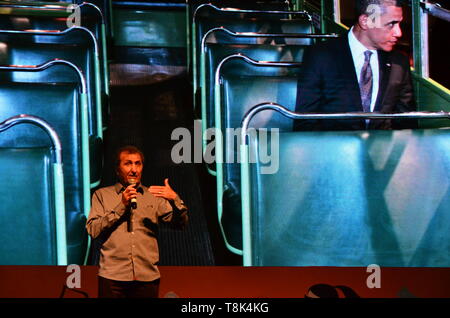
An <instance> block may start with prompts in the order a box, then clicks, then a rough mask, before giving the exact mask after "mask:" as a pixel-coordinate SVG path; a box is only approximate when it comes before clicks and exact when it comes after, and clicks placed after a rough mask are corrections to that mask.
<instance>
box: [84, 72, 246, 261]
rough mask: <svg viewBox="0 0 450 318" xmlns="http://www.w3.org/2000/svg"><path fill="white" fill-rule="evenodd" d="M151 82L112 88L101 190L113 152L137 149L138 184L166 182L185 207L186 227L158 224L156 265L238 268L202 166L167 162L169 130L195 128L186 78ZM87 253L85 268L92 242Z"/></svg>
mask: <svg viewBox="0 0 450 318" xmlns="http://www.w3.org/2000/svg"><path fill="white" fill-rule="evenodd" d="M113 67H114V66H113ZM113 75H114V74H113ZM155 76H156V77H158V75H155ZM156 77H155V79H157V80H150V81H147V82H144V83H138V84H136V83H132V79H130V81H129V83H131V85H130V84H129V83H127V79H126V78H121V80H120V85H112V86H111V91H110V114H109V119H108V121H109V122H108V128H107V129H106V130H105V132H104V154H105V156H104V169H103V175H102V182H101V184H100V187H103V186H108V185H111V184H114V183H115V182H116V174H115V162H114V156H115V152H116V150H117V149H118V148H119V147H121V146H124V145H134V146H137V147H139V148H140V149H141V150H142V151H143V153H144V156H145V164H144V171H143V176H142V182H143V184H144V185H146V186H150V185H163V182H164V179H165V178H169V183H170V185H171V187H172V188H173V189H174V190H175V191H176V192H177V193H178V194H179V195H180V197H181V198H182V199H183V200H184V201H185V203H186V205H187V206H188V208H189V217H190V219H189V224H188V226H187V227H186V228H185V229H184V230H182V231H180V230H174V229H171V228H170V227H169V226H167V225H164V224H161V225H160V227H159V237H158V241H159V249H160V265H169V266H182V265H184V266H211V265H223V266H229V265H241V264H242V258H241V257H240V256H238V255H235V254H232V253H231V252H229V251H228V250H227V249H226V248H225V245H224V243H223V239H222V237H221V234H220V229H219V226H218V222H217V213H216V208H215V207H216V190H215V189H216V185H215V178H214V177H213V176H210V175H209V174H208V173H207V171H206V169H205V166H204V164H202V163H180V164H176V163H174V162H173V160H172V158H171V152H172V147H173V146H174V145H175V144H176V143H177V142H179V141H177V140H171V134H172V131H173V130H174V129H176V128H180V127H183V128H186V129H188V130H189V131H190V132H191V133H193V129H194V116H193V111H192V109H193V108H192V93H191V91H192V87H191V85H190V83H189V80H188V76H187V75H186V73H185V72H181V73H180V74H177V75H175V76H165V77H164V78H162V79H161V78H160V77H159V78H156ZM113 84H114V82H113ZM116 84H117V83H116ZM192 135H193V134H192ZM93 190H95V189H93ZM92 251H93V253H92V254H91V258H90V264H97V262H98V247H96V245H95V242H94V243H93V250H92Z"/></svg>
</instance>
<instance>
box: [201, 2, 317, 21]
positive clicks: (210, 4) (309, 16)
mask: <svg viewBox="0 0 450 318" xmlns="http://www.w3.org/2000/svg"><path fill="white" fill-rule="evenodd" d="M204 7H210V8H213V9H214V10H216V11H222V12H237V13H239V12H241V13H271V14H300V15H304V16H306V17H307V18H308V21H310V22H311V21H312V17H311V15H310V14H309V13H308V12H307V11H271V10H250V9H238V8H219V7H217V6H215V5H214V4H212V3H203V4H201V5H199V6H198V7H197V8H196V9H195V11H194V13H193V14H192V23H195V18H196V15H197V12H198V10H200V9H201V8H204Z"/></svg>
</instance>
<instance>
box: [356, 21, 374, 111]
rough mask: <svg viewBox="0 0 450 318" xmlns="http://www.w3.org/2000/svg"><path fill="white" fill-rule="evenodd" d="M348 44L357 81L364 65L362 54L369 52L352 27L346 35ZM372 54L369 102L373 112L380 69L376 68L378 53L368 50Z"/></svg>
mask: <svg viewBox="0 0 450 318" xmlns="http://www.w3.org/2000/svg"><path fill="white" fill-rule="evenodd" d="M348 43H349V45H350V51H351V53H352V57H353V64H354V65H355V71H356V76H357V77H358V83H359V79H360V77H361V69H362V67H363V65H364V52H365V51H367V50H369V49H368V48H366V47H365V46H364V45H363V44H362V43H361V42H359V40H358V39H357V38H356V36H355V34H354V33H353V27H352V28H351V29H350V32H349V33H348ZM369 51H371V52H372V53H373V54H372V56H371V57H370V67H371V69H372V99H371V101H370V111H371V112H373V110H374V108H375V102H376V100H377V96H378V87H379V78H380V69H379V67H378V52H377V50H369Z"/></svg>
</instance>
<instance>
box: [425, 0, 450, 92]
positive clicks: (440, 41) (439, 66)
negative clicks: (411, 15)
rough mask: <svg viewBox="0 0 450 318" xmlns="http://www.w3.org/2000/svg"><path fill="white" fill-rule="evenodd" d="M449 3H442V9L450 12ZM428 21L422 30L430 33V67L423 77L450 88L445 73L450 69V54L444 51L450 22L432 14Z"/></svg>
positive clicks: (429, 15)
mask: <svg viewBox="0 0 450 318" xmlns="http://www.w3.org/2000/svg"><path fill="white" fill-rule="evenodd" d="M449 2H450V1H448V2H444V1H442V2H441V7H442V8H444V9H447V10H449V9H450V4H449ZM425 12H427V11H425ZM427 20H428V25H427V26H422V30H424V28H426V29H427V31H428V66H427V69H425V72H424V73H425V74H423V75H424V76H427V77H429V78H431V79H433V80H435V81H436V82H438V83H439V84H441V85H443V86H445V87H446V88H450V77H449V76H448V74H447V72H445V71H443V70H449V69H450V59H449V58H448V55H447V54H448V53H447V52H446V50H445V49H443V48H444V46H445V43H444V42H445V41H446V40H445V39H448V34H449V32H450V22H449V21H446V20H444V19H442V18H439V17H435V16H433V15H431V14H427ZM422 34H424V32H422ZM427 73H428V74H427Z"/></svg>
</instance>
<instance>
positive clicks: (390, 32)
mask: <svg viewBox="0 0 450 318" xmlns="http://www.w3.org/2000/svg"><path fill="white" fill-rule="evenodd" d="M383 9H384V10H385V13H384V14H382V15H380V16H379V17H376V15H375V14H374V15H371V16H369V18H368V28H367V40H368V46H370V47H368V48H369V49H371V50H383V51H386V52H390V51H392V49H393V48H394V46H395V44H396V43H397V41H398V39H399V38H400V37H401V36H402V30H401V29H400V22H401V21H402V20H403V9H402V8H401V7H396V6H392V5H391V6H385V7H384V8H383Z"/></svg>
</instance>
